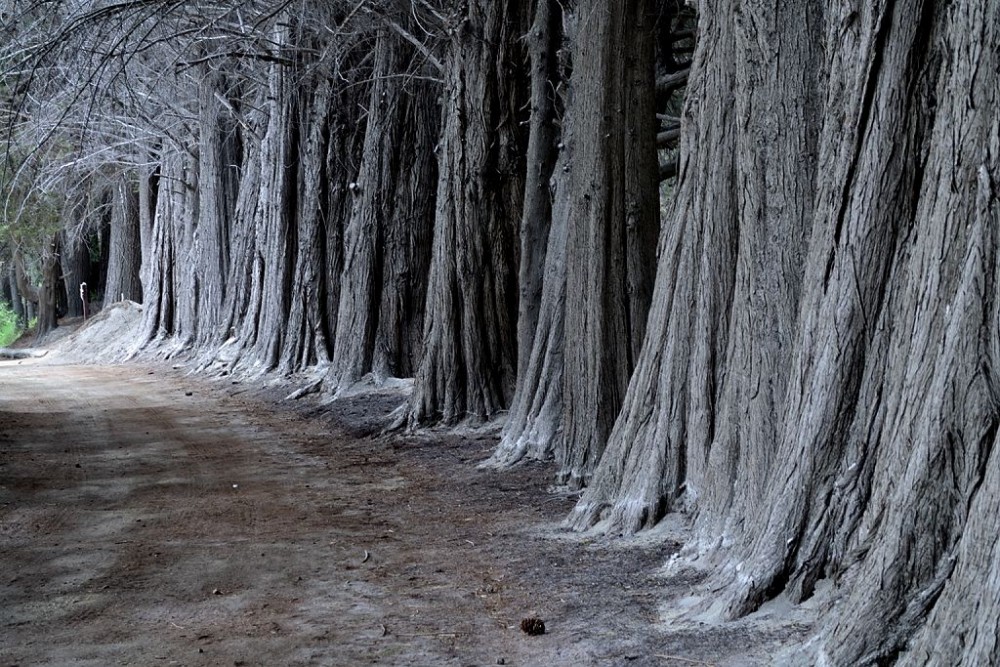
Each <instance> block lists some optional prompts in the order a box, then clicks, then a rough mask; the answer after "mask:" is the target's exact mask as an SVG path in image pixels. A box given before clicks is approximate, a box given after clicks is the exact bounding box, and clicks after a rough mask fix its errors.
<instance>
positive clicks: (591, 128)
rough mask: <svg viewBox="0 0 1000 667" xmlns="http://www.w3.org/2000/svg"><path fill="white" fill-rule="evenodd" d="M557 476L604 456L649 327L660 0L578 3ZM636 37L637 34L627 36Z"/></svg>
mask: <svg viewBox="0 0 1000 667" xmlns="http://www.w3.org/2000/svg"><path fill="white" fill-rule="evenodd" d="M578 11H579V17H580V19H579V33H578V38H577V39H578V44H579V45H580V46H579V50H578V53H577V54H576V56H575V57H574V69H573V77H572V81H571V85H572V87H573V96H574V98H573V99H574V108H573V110H572V113H573V114H574V118H573V123H574V132H575V139H576V144H575V146H574V148H573V154H572V159H571V163H570V169H571V176H570V179H571V182H570V190H569V195H568V196H569V199H570V207H571V208H570V212H569V220H571V221H573V222H572V224H570V226H569V230H568V238H567V254H566V263H567V277H566V322H565V333H566V343H565V357H564V358H565V370H564V373H563V407H564V411H565V414H564V421H563V428H564V429H565V430H564V434H563V436H562V438H561V439H560V441H559V442H560V446H558V447H557V449H556V460H557V463H558V465H559V467H560V469H559V472H558V480H559V481H560V482H564V483H568V484H570V485H571V486H573V487H579V486H582V485H584V484H586V483H587V482H588V480H589V479H590V475H591V472H592V471H593V469H594V467H595V466H596V465H597V462H598V461H599V460H600V457H601V454H602V452H603V450H604V445H605V443H606V441H607V436H608V434H609V432H610V431H611V427H612V425H613V423H614V420H615V416H616V415H617V414H618V411H619V408H620V407H621V403H622V399H623V397H624V394H625V389H626V387H627V384H628V379H629V376H630V375H631V372H632V369H633V366H634V363H635V359H636V357H637V356H638V352H639V347H640V344H641V341H642V339H643V336H644V332H645V326H646V314H647V310H648V307H649V303H650V296H651V288H652V284H653V270H654V267H655V254H654V253H655V248H656V237H657V234H658V226H659V201H658V176H657V158H656V140H655V137H656V109H655V86H654V65H655V62H654V41H653V35H654V24H655V13H654V10H653V3H652V2H646V1H645V0H638V1H633V2H628V3H626V4H625V5H624V7H621V8H618V9H617V10H616V9H614V8H612V7H611V6H610V5H608V4H607V3H606V2H604V1H603V0H595V1H593V2H581V3H580V6H579V10H578ZM626 35H627V38H626Z"/></svg>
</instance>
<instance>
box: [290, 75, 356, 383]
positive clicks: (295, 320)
mask: <svg viewBox="0 0 1000 667" xmlns="http://www.w3.org/2000/svg"><path fill="white" fill-rule="evenodd" d="M332 100H333V91H332V86H331V83H330V81H329V80H328V79H325V78H324V79H323V80H321V81H319V82H318V83H317V84H316V89H315V91H314V92H313V94H312V99H311V103H310V104H309V105H308V106H307V108H306V109H304V110H303V114H304V118H303V122H302V126H303V131H302V132H301V134H300V140H301V142H302V146H301V147H300V149H299V155H300V159H301V162H302V166H301V169H300V170H299V174H300V179H299V196H298V211H297V212H296V216H295V217H296V223H297V225H298V230H297V234H296V236H297V237H298V247H297V249H296V256H295V274H294V278H293V280H292V289H291V305H290V312H289V320H288V326H287V328H286V332H285V339H284V344H283V349H282V352H281V360H280V364H279V367H280V370H281V371H282V372H284V373H290V372H292V371H295V370H299V369H302V368H304V367H306V366H308V365H309V364H315V363H317V362H326V361H328V360H329V351H330V338H329V331H328V330H327V329H326V327H325V326H324V312H323V308H324V306H326V304H325V303H324V298H323V296H324V293H325V290H326V282H325V279H324V276H323V273H324V271H325V270H326V266H327V258H326V248H325V243H324V236H325V223H327V221H328V217H329V215H330V211H329V209H328V208H327V206H328V202H329V196H328V189H329V188H332V187H336V185H333V184H332V183H331V181H334V182H335V181H336V180H337V179H338V178H340V180H342V181H344V183H342V184H341V185H346V177H345V176H339V177H338V175H337V174H334V173H331V172H330V170H329V165H328V164H327V154H328V150H329V148H328V146H327V142H330V143H336V142H337V141H338V139H337V138H336V137H328V136H326V135H328V134H329V133H330V114H331V111H332V110H331V103H332Z"/></svg>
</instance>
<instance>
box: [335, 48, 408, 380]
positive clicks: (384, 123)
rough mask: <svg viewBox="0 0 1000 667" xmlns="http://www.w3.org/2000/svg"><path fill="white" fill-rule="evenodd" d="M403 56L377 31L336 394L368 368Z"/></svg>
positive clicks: (340, 321)
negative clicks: (395, 75)
mask: <svg viewBox="0 0 1000 667" xmlns="http://www.w3.org/2000/svg"><path fill="white" fill-rule="evenodd" d="M405 55H406V54H405V52H404V51H403V49H402V48H400V45H399V44H398V37H396V35H395V34H393V33H390V32H389V30H388V29H384V30H382V31H380V33H379V35H378V37H377V38H376V40H375V48H374V57H375V64H374V66H373V68H372V85H371V91H370V96H369V99H368V103H367V109H368V113H367V127H366V130H365V144H364V149H363V151H362V154H361V169H360V172H359V173H358V175H357V178H356V179H355V180H354V181H353V182H352V183H351V184H350V190H351V192H352V193H353V194H354V206H353V209H352V211H351V216H350V218H349V220H348V221H347V225H346V227H345V228H344V265H343V270H342V272H341V278H340V304H339V306H338V312H337V337H336V341H335V342H334V346H333V361H332V363H331V365H330V372H329V379H330V384H331V389H332V390H334V391H337V390H339V389H341V388H344V387H346V386H348V385H350V384H352V383H353V382H355V381H356V380H358V379H359V378H360V377H361V376H362V375H364V374H365V373H366V372H368V371H369V370H370V369H371V366H372V357H373V354H374V350H375V332H376V330H377V329H378V316H379V307H378V305H379V299H380V291H381V287H382V271H383V257H382V250H383V247H384V245H385V229H384V225H385V223H386V222H387V221H388V220H389V219H390V218H391V217H392V215H393V210H394V207H395V201H394V198H393V195H394V194H395V192H394V189H395V188H394V183H395V181H396V178H397V173H398V171H399V169H400V168H401V167H402V166H403V165H402V163H400V162H398V161H397V157H398V152H399V144H398V143H397V137H398V135H399V130H400V121H401V120H402V119H401V114H400V110H401V108H402V101H401V99H400V93H401V90H402V82H401V81H400V80H399V79H397V78H394V77H392V76H391V74H392V73H393V72H397V71H399V70H400V68H401V66H402V63H403V58H404V56H405ZM408 166H409V165H407V167H408Z"/></svg>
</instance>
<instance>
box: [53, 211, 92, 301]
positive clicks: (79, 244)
mask: <svg viewBox="0 0 1000 667" xmlns="http://www.w3.org/2000/svg"><path fill="white" fill-rule="evenodd" d="M60 247H61V248H62V253H61V257H60V262H59V263H60V265H61V266H62V271H63V283H64V285H65V288H66V306H67V307H66V316H67V317H82V316H83V300H82V299H81V298H80V284H81V283H88V289H87V292H88V294H87V295H88V296H89V291H90V286H89V282H90V275H89V272H90V249H89V248H88V247H87V239H86V237H85V236H84V234H83V231H82V230H79V231H73V230H65V231H63V232H62V238H61V240H60Z"/></svg>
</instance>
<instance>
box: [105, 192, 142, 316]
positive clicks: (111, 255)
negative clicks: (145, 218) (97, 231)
mask: <svg viewBox="0 0 1000 667" xmlns="http://www.w3.org/2000/svg"><path fill="white" fill-rule="evenodd" d="M112 187H113V193H112V197H111V206H112V209H111V234H110V238H109V244H108V277H107V282H106V283H105V290H104V307H105V308H107V307H108V306H110V305H111V304H113V303H117V302H118V301H121V300H123V299H129V300H131V301H140V302H141V301H142V282H141V280H140V272H141V268H142V243H141V239H140V236H139V232H140V230H139V196H138V193H137V192H136V190H135V189H134V188H133V184H132V179H131V178H130V177H129V175H128V174H125V173H122V174H121V175H120V176H119V177H118V178H117V179H115V183H114V185H113V186H112Z"/></svg>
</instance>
